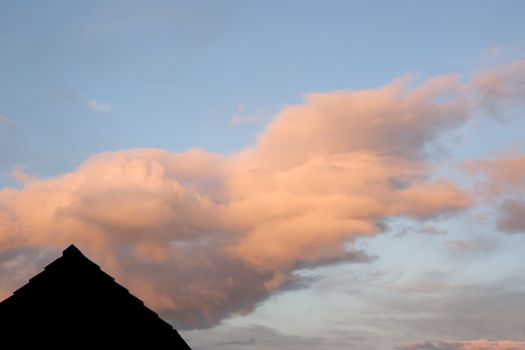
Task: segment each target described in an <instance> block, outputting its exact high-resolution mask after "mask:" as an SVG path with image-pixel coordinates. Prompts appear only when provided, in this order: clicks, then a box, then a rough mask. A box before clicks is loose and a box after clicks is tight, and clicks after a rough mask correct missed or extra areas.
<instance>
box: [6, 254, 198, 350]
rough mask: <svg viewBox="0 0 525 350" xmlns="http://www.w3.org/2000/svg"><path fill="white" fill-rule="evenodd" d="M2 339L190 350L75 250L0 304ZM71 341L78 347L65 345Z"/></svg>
mask: <svg viewBox="0 0 525 350" xmlns="http://www.w3.org/2000/svg"><path fill="white" fill-rule="evenodd" d="M0 335H1V336H0V339H1V340H0V346H2V344H6V343H7V344H18V345H19V346H18V347H20V348H24V347H23V345H35V344H38V345H40V346H44V345H46V346H51V347H54V348H57V346H58V347H60V346H61V344H62V346H65V347H70V348H75V347H78V344H81V345H83V346H85V345H90V346H102V347H105V346H104V345H110V344H111V345H113V346H115V347H117V346H118V348H125V347H133V348H136V347H137V345H140V347H147V348H148V349H155V348H161V347H162V348H166V349H177V350H179V349H180V350H189V349H190V348H189V346H188V345H187V344H186V342H185V341H184V340H183V339H182V337H181V336H180V335H179V333H178V332H177V331H176V330H175V329H173V327H172V326H171V325H170V324H169V323H167V322H165V321H164V320H162V319H161V318H160V317H159V316H158V315H157V314H156V313H155V312H153V311H152V310H150V309H149V308H147V307H146V306H145V305H144V303H143V302H142V301H141V300H140V299H138V298H137V297H135V296H133V295H132V294H131V293H129V291H128V290H127V289H126V288H124V287H123V286H121V285H120V284H118V283H116V282H115V280H114V279H113V278H112V277H111V276H109V275H108V274H106V273H105V272H104V271H102V270H101V269H100V267H99V266H98V265H97V264H95V263H94V262H92V261H91V260H89V259H88V258H86V257H85V256H84V255H83V254H82V252H81V251H80V250H79V249H78V248H77V247H75V246H74V245H71V246H69V247H68V248H67V249H65V250H64V251H63V253H62V256H61V257H59V258H58V259H56V260H55V261H53V262H51V263H50V264H49V265H48V266H46V267H45V269H44V271H42V272H41V273H39V274H37V275H36V276H34V277H33V278H31V279H30V280H29V283H27V284H26V285H24V286H22V287H21V288H20V289H18V290H17V291H15V292H14V293H13V295H12V296H10V297H9V298H7V299H6V300H4V301H3V302H1V303H0ZM68 339H72V340H74V341H78V342H79V343H78V344H76V345H72V344H71V343H67V344H66V343H64V342H65V340H68ZM12 342H13V343H12ZM66 345H67V346H66ZM45 348H47V347H45Z"/></svg>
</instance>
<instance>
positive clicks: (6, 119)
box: [0, 114, 11, 124]
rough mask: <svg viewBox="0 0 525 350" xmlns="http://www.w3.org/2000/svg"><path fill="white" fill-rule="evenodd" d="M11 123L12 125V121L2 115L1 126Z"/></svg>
mask: <svg viewBox="0 0 525 350" xmlns="http://www.w3.org/2000/svg"><path fill="white" fill-rule="evenodd" d="M10 123H11V119H9V118H8V117H6V116H5V115H3V114H0V124H10Z"/></svg>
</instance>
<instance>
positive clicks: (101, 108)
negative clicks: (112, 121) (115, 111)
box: [85, 100, 111, 113]
mask: <svg viewBox="0 0 525 350" xmlns="http://www.w3.org/2000/svg"><path fill="white" fill-rule="evenodd" d="M85 105H86V107H87V108H89V109H91V110H93V111H95V112H99V113H111V105H106V104H102V103H100V102H97V101H95V100H88V101H86V103H85Z"/></svg>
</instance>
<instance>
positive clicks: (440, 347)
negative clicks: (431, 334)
mask: <svg viewBox="0 0 525 350" xmlns="http://www.w3.org/2000/svg"><path fill="white" fill-rule="evenodd" d="M396 349H398V350H525V342H522V341H513V340H499V341H490V340H485V339H480V340H470V341H458V342H454V341H434V342H423V343H408V344H405V345H403V346H400V347H397V348H396Z"/></svg>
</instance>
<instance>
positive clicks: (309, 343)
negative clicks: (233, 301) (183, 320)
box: [184, 325, 327, 350]
mask: <svg viewBox="0 0 525 350" xmlns="http://www.w3.org/2000/svg"><path fill="white" fill-rule="evenodd" d="M184 336H185V338H187V339H188V341H189V344H191V346H192V348H194V347H198V348H203V349H251V350H264V349H283V350H287V349H290V350H291V349H299V348H301V349H326V348H327V347H326V345H327V342H326V340H324V339H321V338H317V337H314V336H308V337H305V336H299V335H294V334H286V333H283V332H281V331H279V330H277V329H274V328H270V327H265V326H262V325H251V326H246V327H220V326H219V327H216V328H214V329H211V330H206V331H201V330H196V331H189V332H184Z"/></svg>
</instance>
